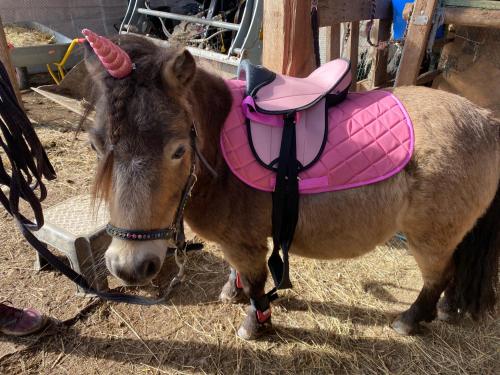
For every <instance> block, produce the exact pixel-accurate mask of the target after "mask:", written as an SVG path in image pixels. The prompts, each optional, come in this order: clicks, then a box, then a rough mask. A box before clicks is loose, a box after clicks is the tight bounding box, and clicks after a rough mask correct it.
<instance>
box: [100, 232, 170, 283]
mask: <svg viewBox="0 0 500 375" xmlns="http://www.w3.org/2000/svg"><path fill="white" fill-rule="evenodd" d="M163 242H164V241H146V242H140V243H138V242H128V241H123V240H119V239H113V241H112V242H111V245H110V246H109V248H108V250H107V251H106V254H105V259H106V266H107V268H108V270H109V272H111V274H112V275H113V276H115V277H117V278H118V279H120V280H121V281H122V282H123V283H125V284H126V285H145V284H147V283H149V282H150V281H151V280H152V279H153V278H154V277H155V276H156V275H157V274H158V273H159V272H160V269H161V266H162V264H163V261H164V259H165V248H166V246H165V245H164V244H162V243H163Z"/></svg>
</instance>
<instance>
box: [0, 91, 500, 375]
mask: <svg viewBox="0 0 500 375" xmlns="http://www.w3.org/2000/svg"><path fill="white" fill-rule="evenodd" d="M24 100H25V106H26V108H27V110H28V115H29V116H30V117H31V118H32V119H33V120H35V121H36V124H35V127H36V130H37V132H38V134H39V136H40V138H41V139H42V142H43V144H44V145H45V147H46V149H47V152H48V154H49V157H50V159H51V160H52V163H53V164H54V167H55V168H56V170H57V173H58V179H57V180H56V181H54V182H51V183H49V184H48V186H49V197H48V199H47V201H46V202H45V203H44V206H45V207H47V206H51V205H53V204H55V203H57V202H60V201H62V200H64V199H67V198H69V197H71V196H74V195H76V194H81V193H84V192H86V191H88V190H89V188H90V184H91V181H92V176H93V167H94V163H95V157H94V155H93V153H92V151H91V150H90V148H89V147H88V145H87V142H86V135H85V134H81V135H80V136H79V138H78V140H76V141H75V140H74V133H73V130H72V129H73V127H74V126H75V124H76V123H77V121H78V117H77V116H76V115H73V114H71V113H70V112H68V111H67V110H65V109H62V108H60V107H58V106H57V105H54V104H51V103H50V102H48V101H47V100H46V99H44V98H42V97H40V96H38V95H37V94H35V93H27V94H24ZM34 258H35V256H34V251H33V250H32V249H31V248H30V247H29V246H28V245H27V244H26V243H25V242H24V241H23V240H22V239H21V236H20V235H19V233H18V232H17V231H16V229H15V226H14V224H13V222H12V220H11V219H10V218H9V217H8V216H7V215H6V214H4V213H0V300H9V301H11V302H12V303H13V304H14V305H16V306H33V307H36V308H38V309H40V310H42V311H44V312H45V313H46V314H48V315H49V316H51V317H53V318H54V319H57V320H59V321H64V320H66V319H71V318H74V319H73V320H72V321H71V322H67V324H66V325H52V326H50V327H49V328H48V329H47V330H46V331H45V332H43V333H42V334H40V335H35V336H33V337H28V338H22V339H15V338H10V337H6V336H0V374H72V375H73V374H176V373H190V374H191V373H209V374H233V373H243V374H261V373H263V374H302V373H316V374H332V373H335V374H344V373H346V374H482V375H483V374H494V373H498V369H499V368H500V355H499V348H500V325H499V319H498V315H496V316H494V317H488V318H487V319H485V320H484V321H482V322H480V323H476V322H473V321H472V320H470V319H468V318H467V319H465V320H464V321H463V322H462V323H461V324H460V325H449V324H445V323H441V322H433V323H430V324H427V325H426V327H425V329H424V332H423V334H422V335H419V336H414V337H401V336H398V335H397V334H396V333H395V332H393V331H392V330H391V329H390V328H389V324H390V322H391V320H392V319H393V318H394V315H395V314H396V313H397V312H399V311H402V310H404V309H406V308H408V306H409V304H410V303H411V302H412V301H413V300H414V299H415V298H416V295H417V293H418V290H419V288H420V286H421V280H420V275H419V272H418V270H417V267H416V265H415V262H414V260H413V258H412V257H411V256H410V255H409V254H408V253H407V251H406V250H404V249H392V248H388V247H383V248H379V249H377V250H376V251H375V252H372V253H371V254H369V255H368V256H365V257H362V258H359V259H356V260H351V261H332V262H322V261H314V260H305V259H300V258H293V259H292V263H291V276H292V280H293V282H294V289H293V290H291V291H288V292H286V293H283V298H282V299H281V300H280V301H279V302H277V303H276V304H275V305H274V306H273V321H274V326H275V329H276V332H275V333H273V334H271V335H269V336H267V337H265V338H262V339H260V340H258V341H254V342H246V341H243V340H241V339H239V338H238V337H237V336H236V330H237V328H238V325H239V323H240V322H241V320H242V318H243V317H244V313H245V306H243V305H223V304H221V303H219V302H218V301H217V297H218V294H219V291H220V289H221V287H222V285H223V284H224V282H225V280H226V275H227V273H228V266H227V265H226V263H225V262H224V260H223V256H222V253H221V251H220V250H219V249H218V248H217V246H216V245H214V244H208V246H207V247H206V251H205V252H203V253H199V254H193V255H192V256H191V257H190V261H189V264H188V268H187V279H186V282H185V283H184V284H182V285H181V286H180V287H179V288H178V289H176V290H175V291H174V294H173V298H172V299H171V300H170V301H169V302H168V303H166V304H165V305H161V306H153V307H141V306H130V305H122V304H112V303H106V302H100V303H98V304H96V305H95V306H93V307H92V308H89V309H88V311H87V312H86V313H85V312H84V313H81V314H80V312H81V310H82V309H83V308H84V307H85V306H86V305H87V304H89V303H92V300H90V299H85V298H81V297H77V296H75V287H74V285H72V283H71V282H70V281H68V280H67V279H66V278H64V277H63V276H61V275H59V274H58V273H57V272H53V271H42V272H39V273H36V272H34V271H33V268H32V267H33V261H34ZM174 269H175V268H174V263H173V262H172V261H170V262H167V264H166V268H165V272H164V274H165V277H170V275H171V274H172V272H173V271H174ZM129 291H130V290H129ZM133 292H137V293H141V294H142V295H155V294H156V293H157V288H156V287H155V286H153V285H152V286H150V287H147V288H142V289H140V290H139V289H135V290H133ZM495 369H496V370H495Z"/></svg>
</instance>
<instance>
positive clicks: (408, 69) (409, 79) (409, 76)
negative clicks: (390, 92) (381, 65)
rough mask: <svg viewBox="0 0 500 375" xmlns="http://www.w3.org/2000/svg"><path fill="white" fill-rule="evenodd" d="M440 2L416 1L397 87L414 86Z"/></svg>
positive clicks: (431, 0) (430, 0)
mask: <svg viewBox="0 0 500 375" xmlns="http://www.w3.org/2000/svg"><path fill="white" fill-rule="evenodd" d="M438 2H439V0H416V1H415V7H414V10H413V13H412V17H411V20H410V23H409V25H408V34H407V36H406V40H405V45H404V48H403V55H402V56H401V63H400V65H399V69H398V74H397V77H396V86H405V85H414V84H415V83H416V82H417V76H418V73H419V71H420V66H421V64H422V60H423V58H424V55H425V50H426V47H427V42H428V39H429V34H430V31H431V29H432V19H433V17H434V13H435V11H436V6H437V4H438Z"/></svg>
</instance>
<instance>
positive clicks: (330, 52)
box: [325, 23, 340, 61]
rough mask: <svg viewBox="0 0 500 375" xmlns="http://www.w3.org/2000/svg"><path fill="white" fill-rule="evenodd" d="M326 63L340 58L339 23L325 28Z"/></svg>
mask: <svg viewBox="0 0 500 375" xmlns="http://www.w3.org/2000/svg"><path fill="white" fill-rule="evenodd" d="M326 29H327V30H326V51H325V56H326V61H332V60H335V59H338V58H339V57H340V23H338V24H336V25H332V26H328V27H327V28H326Z"/></svg>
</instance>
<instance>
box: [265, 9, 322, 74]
mask: <svg viewBox="0 0 500 375" xmlns="http://www.w3.org/2000/svg"><path fill="white" fill-rule="evenodd" d="M263 33H264V40H263V42H264V46H263V53H262V63H263V65H264V66H265V67H267V68H269V69H271V70H272V71H274V72H277V73H282V74H287V75H291V76H294V77H306V76H307V75H309V74H310V73H311V72H312V71H313V70H314V68H315V62H314V48H313V37H312V28H311V1H310V0H266V1H264V21H263Z"/></svg>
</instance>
